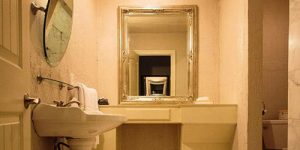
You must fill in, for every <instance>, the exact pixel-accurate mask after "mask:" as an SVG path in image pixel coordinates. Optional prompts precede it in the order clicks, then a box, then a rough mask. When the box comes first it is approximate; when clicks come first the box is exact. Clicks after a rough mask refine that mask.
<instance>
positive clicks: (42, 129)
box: [32, 104, 127, 138]
mask: <svg viewBox="0 0 300 150" xmlns="http://www.w3.org/2000/svg"><path fill="white" fill-rule="evenodd" d="M32 119H33V122H34V127H35V129H36V131H37V133H38V134H39V136H42V137H69V138H91V137H95V136H97V135H99V134H102V133H103V132H105V131H108V130H111V129H113V128H116V127H117V126H119V125H121V124H122V123H124V122H125V121H127V119H126V117H124V116H121V115H111V114H103V113H101V112H99V113H97V112H95V113H87V112H84V111H82V110H81V109H80V108H77V107H56V106H52V105H48V104H39V105H38V106H37V107H36V108H35V110H34V111H33V118H32Z"/></svg>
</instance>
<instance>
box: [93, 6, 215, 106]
mask: <svg viewBox="0 0 300 150" xmlns="http://www.w3.org/2000/svg"><path fill="white" fill-rule="evenodd" d="M120 5H123V6H124V5H125V6H144V7H151V6H161V5H198V7H199V33H200V34H199V57H198V58H199V68H198V69H199V75H198V76H199V87H198V91H199V92H198V95H199V96H209V97H210V99H212V100H213V101H215V102H219V88H218V82H219V81H218V79H219V78H218V74H219V46H218V45H219V42H218V34H219V33H218V22H219V19H218V18H219V15H218V14H219V9H218V0H164V1H161V0H152V1H137V0H124V1H117V0H101V1H98V5H97V8H98V20H97V22H98V27H99V30H98V34H99V38H98V42H99V46H98V50H99V53H98V55H99V63H98V64H99V69H98V70H99V73H98V74H99V76H98V77H99V92H100V94H102V95H103V96H105V97H107V98H108V99H110V103H111V104H117V103H118V57H119V55H118V53H119V49H118V24H117V22H118V15H117V10H118V9H117V8H118V6H120Z"/></svg>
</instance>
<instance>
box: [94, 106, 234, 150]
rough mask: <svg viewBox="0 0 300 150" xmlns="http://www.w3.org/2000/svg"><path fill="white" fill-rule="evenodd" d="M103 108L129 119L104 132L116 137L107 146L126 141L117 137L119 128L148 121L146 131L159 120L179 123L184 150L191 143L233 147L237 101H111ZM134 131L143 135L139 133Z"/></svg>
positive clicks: (207, 147) (207, 149)
mask: <svg viewBox="0 0 300 150" xmlns="http://www.w3.org/2000/svg"><path fill="white" fill-rule="evenodd" d="M99 109H100V110H101V111H102V112H104V113H110V114H122V115H124V116H126V117H127V119H128V121H127V122H126V123H125V124H124V125H123V126H121V127H120V128H119V129H117V130H113V131H111V132H109V133H106V134H104V138H112V139H115V140H112V141H115V143H111V142H112V141H111V140H109V143H107V144H106V143H105V142H104V146H108V147H109V149H111V147H110V146H109V145H111V144H116V145H118V144H120V143H122V140H119V141H118V140H116V139H117V135H118V130H119V132H120V133H122V132H125V131H128V130H130V131H134V130H135V129H136V126H137V125H144V126H146V127H147V129H145V130H144V132H147V131H149V132H150V131H151V132H154V131H153V130H151V125H153V128H154V126H155V124H156V125H169V126H172V125H176V126H178V127H179V131H180V132H179V135H178V137H179V139H180V149H181V150H190V149H191V147H193V148H192V149H203V148H204V149H205V150H215V149H216V150H217V149H218V150H220V149H221V150H223V149H224V150H227V149H228V150H229V149H230V148H231V146H232V142H233V138H234V134H235V129H236V125H237V105H233V104H176V105H108V106H99ZM124 128H125V129H124ZM130 128H131V129H130ZM170 128H171V127H170ZM124 130H125V131H124ZM157 132H161V131H157ZM134 134H136V135H137V136H141V135H139V134H138V133H134ZM147 134H152V133H147ZM147 134H143V135H144V136H145V135H147ZM139 138H140V137H139ZM142 138H145V137H142ZM121 139H122V138H121ZM123 139H124V140H125V141H126V139H125V138H123ZM117 141H118V142H120V143H117ZM125 141H124V142H125ZM121 145H122V144H121Z"/></svg>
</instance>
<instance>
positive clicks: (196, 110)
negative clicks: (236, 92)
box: [99, 104, 237, 124]
mask: <svg viewBox="0 0 300 150" xmlns="http://www.w3.org/2000/svg"><path fill="white" fill-rule="evenodd" d="M99 109H100V111H102V112H104V113H111V114H122V115H125V116H126V117H127V118H128V121H127V122H126V123H184V124H188V123H194V124H195V123H206V124H208V123H223V124H236V118H237V116H236V115H237V113H236V111H237V105H234V104H176V105H107V106H99Z"/></svg>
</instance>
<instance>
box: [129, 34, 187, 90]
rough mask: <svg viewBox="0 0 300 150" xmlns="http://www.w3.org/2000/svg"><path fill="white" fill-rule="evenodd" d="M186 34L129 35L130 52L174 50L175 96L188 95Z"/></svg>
mask: <svg viewBox="0 0 300 150" xmlns="http://www.w3.org/2000/svg"><path fill="white" fill-rule="evenodd" d="M186 37H187V36H186V33H130V44H129V47H130V50H175V53H176V56H175V57H176V58H175V59H176V62H175V63H176V64H175V66H176V71H175V72H176V73H175V74H176V83H175V85H176V88H175V92H176V95H177V96H184V95H187V93H188V74H187V66H188V65H187V55H186V52H187V45H186V41H187V40H186Z"/></svg>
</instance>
